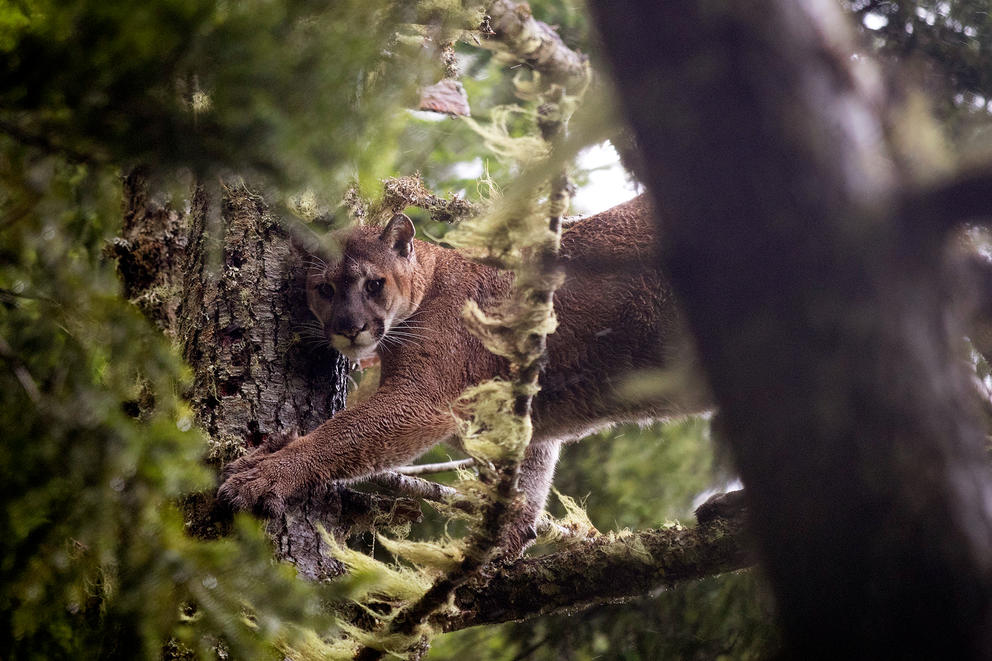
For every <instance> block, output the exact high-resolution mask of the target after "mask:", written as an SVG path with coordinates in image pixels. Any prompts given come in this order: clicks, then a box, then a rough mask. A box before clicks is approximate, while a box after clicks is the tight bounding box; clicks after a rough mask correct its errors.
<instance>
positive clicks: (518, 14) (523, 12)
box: [483, 0, 589, 91]
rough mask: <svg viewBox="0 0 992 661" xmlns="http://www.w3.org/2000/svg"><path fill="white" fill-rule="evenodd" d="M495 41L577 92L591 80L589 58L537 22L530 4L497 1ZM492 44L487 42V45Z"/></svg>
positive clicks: (491, 12) (494, 6) (493, 8)
mask: <svg viewBox="0 0 992 661" xmlns="http://www.w3.org/2000/svg"><path fill="white" fill-rule="evenodd" d="M489 16H490V18H491V23H490V25H491V27H492V30H493V40H495V41H497V42H499V43H500V45H501V46H502V48H501V50H502V49H506V50H508V51H509V52H510V53H511V54H512V55H513V56H514V57H516V58H517V59H518V60H520V61H521V62H524V63H526V64H527V65H528V66H530V67H531V68H532V69H534V70H535V71H537V72H539V73H541V74H542V75H544V76H546V77H547V78H548V80H549V81H550V82H553V83H558V84H559V85H561V86H562V87H565V88H566V89H569V90H570V91H574V89H575V88H577V87H581V86H582V85H584V84H585V82H586V81H587V80H588V76H589V64H588V62H589V58H588V57H586V56H585V55H582V54H581V53H577V52H575V51H573V50H572V49H570V48H569V47H568V46H566V45H565V43H564V42H563V41H562V40H561V37H559V36H558V33H557V32H555V31H554V29H553V28H552V27H551V26H549V25H548V24H547V23H543V22H541V21H538V20H535V19H534V17H533V16H532V15H531V10H530V6H529V5H528V4H527V3H526V2H519V3H518V2H512V1H511V0H496V2H494V3H492V5H490V7H489ZM487 43H492V42H491V41H487V42H483V45H487Z"/></svg>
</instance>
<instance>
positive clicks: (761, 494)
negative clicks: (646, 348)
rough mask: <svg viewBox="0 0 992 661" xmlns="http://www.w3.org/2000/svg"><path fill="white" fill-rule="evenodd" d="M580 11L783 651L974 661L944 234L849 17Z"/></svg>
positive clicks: (990, 516) (784, 8)
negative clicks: (658, 235) (593, 38)
mask: <svg viewBox="0 0 992 661" xmlns="http://www.w3.org/2000/svg"><path fill="white" fill-rule="evenodd" d="M593 7H594V10H595V13H596V15H597V19H598V22H599V25H600V28H601V31H602V35H603V39H604V42H605V45H606V50H607V53H608V55H609V59H610V60H611V62H612V65H613V68H614V72H615V75H616V81H617V84H618V86H619V89H620V91H621V99H622V100H623V102H624V106H625V111H626V114H627V116H628V118H629V120H630V122H631V125H632V128H633V130H634V132H635V134H636V137H637V141H638V144H639V146H640V153H641V158H642V162H643V164H644V168H643V171H642V172H641V173H640V175H641V177H642V179H643V181H645V183H646V184H647V185H648V188H649V190H650V191H651V193H652V194H653V197H654V199H655V202H656V208H657V209H658V210H659V215H660V220H661V222H662V225H663V226H664V230H665V231H664V233H663V234H664V236H665V240H664V241H665V245H664V246H663V248H664V251H665V254H666V255H667V267H668V269H669V272H670V274H671V277H672V281H673V284H674V285H675V287H676V289H677V291H678V293H679V294H680V296H681V298H682V301H683V303H684V305H685V308H686V311H687V315H688V319H689V322H690V325H691V327H692V331H693V333H694V335H695V337H696V339H697V342H698V347H699V353H700V356H701V361H702V363H703V366H704V368H705V370H706V372H707V374H708V376H709V379H710V382H711V386H712V389H713V392H714V394H715V396H716V398H717V400H718V403H719V407H720V416H721V419H722V427H723V429H724V430H725V436H726V437H727V438H728V439H729V440H730V444H731V448H732V452H733V455H734V458H735V460H736V463H737V466H738V468H739V470H740V473H741V476H742V478H743V481H744V484H745V486H746V489H747V495H748V499H749V505H750V508H751V512H752V515H753V528H754V532H755V536H756V538H757V541H758V546H759V552H760V559H761V560H762V561H763V562H764V565H765V569H766V573H767V575H768V577H769V579H770V581H771V583H772V586H773V588H774V591H775V594H776V596H777V600H778V610H779V613H780V617H781V619H782V622H783V624H784V629H785V633H786V636H787V644H788V653H789V655H790V656H792V657H794V658H830V659H839V658H871V659H877V658H954V659H988V658H992V512H990V506H992V480H990V472H989V466H988V463H987V459H986V457H985V456H984V453H983V446H984V438H983V430H982V429H981V427H980V425H979V424H978V418H977V416H976V407H975V406H974V400H973V398H972V390H971V388H970V387H969V385H968V378H967V375H966V374H965V373H964V370H963V362H964V361H962V360H961V356H960V355H959V353H958V348H959V347H960V343H961V339H960V338H961V332H962V331H961V328H960V327H959V325H958V324H957V321H956V318H955V315H954V314H953V311H952V309H951V307H950V305H949V299H950V297H949V295H948V292H947V291H946V289H945V287H944V280H943V276H944V264H943V263H942V259H943V258H944V251H943V250H942V249H941V241H940V240H941V239H942V236H943V235H942V234H940V233H939V232H938V231H935V230H934V227H935V226H937V225H939V224H940V223H937V222H930V223H920V222H918V218H911V216H914V215H915V214H908V213H906V212H905V207H904V205H902V204H900V199H903V197H904V196H905V195H906V194H907V193H908V192H909V190H910V189H911V187H912V186H913V184H914V182H913V181H911V180H909V178H908V175H907V173H908V172H909V171H915V172H925V171H926V169H927V168H926V162H927V160H926V159H927V158H928V155H927V154H925V153H920V152H919V151H911V148H910V147H907V145H905V144H901V143H900V142H899V140H900V139H901V137H904V136H906V135H908V134H907V133H905V132H902V133H901V132H900V131H899V130H894V124H893V123H892V122H891V121H890V120H891V117H890V116H889V115H887V114H886V113H888V112H889V110H891V108H890V107H889V104H890V103H891V100H890V99H889V98H888V97H887V95H886V92H885V90H883V89H881V88H880V87H879V86H878V85H877V81H878V80H879V78H878V74H877V72H876V71H875V70H874V69H872V68H871V63H870V62H866V61H865V60H864V58H862V60H861V61H859V62H855V61H853V60H852V59H851V52H852V51H853V46H852V44H851V43H850V40H849V39H848V36H847V30H846V25H845V22H844V17H843V16H841V15H840V13H839V10H838V8H837V7H836V6H835V5H834V3H832V2H830V1H829V0H809V1H808V2H803V3H796V2H789V1H788V0H772V1H762V2H757V1H755V0H741V1H735V2H723V1H706V2H697V3H689V4H686V3H665V2H663V3H656V2H647V1H644V0H624V1H622V2H604V1H601V2H594V3H593ZM903 128H905V127H903ZM909 128H910V129H912V128H913V127H909ZM907 155H908V156H909V157H910V159H912V163H911V165H912V167H905V166H906V165H907V163H908V162H909V161H908V160H907V159H906V158H905V157H906V156H907ZM935 212H937V213H939V210H936V211H935Z"/></svg>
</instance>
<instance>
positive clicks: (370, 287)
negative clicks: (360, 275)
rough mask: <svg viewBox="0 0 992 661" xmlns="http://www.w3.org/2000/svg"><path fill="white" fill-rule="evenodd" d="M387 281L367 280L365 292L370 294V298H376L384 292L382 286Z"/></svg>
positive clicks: (380, 279)
mask: <svg viewBox="0 0 992 661" xmlns="http://www.w3.org/2000/svg"><path fill="white" fill-rule="evenodd" d="M385 282H386V281H385V280H384V279H382V278H379V279H378V280H366V281H365V291H366V292H368V295H369V296H375V295H376V294H378V293H379V292H381V291H382V285H383V284H385Z"/></svg>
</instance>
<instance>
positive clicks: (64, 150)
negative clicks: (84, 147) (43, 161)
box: [0, 119, 104, 165]
mask: <svg viewBox="0 0 992 661" xmlns="http://www.w3.org/2000/svg"><path fill="white" fill-rule="evenodd" d="M0 133H6V134H7V135H8V136H10V137H11V138H13V139H14V140H16V141H17V142H19V143H21V144H22V145H27V146H29V147H37V148H39V149H41V150H42V151H44V152H47V153H49V154H53V155H58V156H62V157H63V158H65V159H66V160H67V161H69V162H70V163H85V164H87V165H99V164H102V163H103V162H104V159H102V158H98V157H96V156H95V155H94V154H84V153H83V152H81V151H79V150H77V149H74V148H73V147H69V146H67V145H62V144H59V143H57V142H56V141H54V140H52V139H51V138H50V137H49V136H47V135H41V134H37V133H32V132H30V131H27V130H25V129H23V128H21V127H19V126H17V125H16V124H13V123H11V122H9V121H7V120H5V119H0Z"/></svg>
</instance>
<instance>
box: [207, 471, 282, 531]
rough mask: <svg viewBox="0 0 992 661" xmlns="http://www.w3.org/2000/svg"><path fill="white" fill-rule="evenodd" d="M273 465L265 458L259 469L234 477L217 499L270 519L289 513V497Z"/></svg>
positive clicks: (231, 477)
mask: <svg viewBox="0 0 992 661" xmlns="http://www.w3.org/2000/svg"><path fill="white" fill-rule="evenodd" d="M248 458H249V457H244V459H248ZM238 461H241V460H240V459H239V460H238ZM235 463H237V462H235ZM269 463H270V462H265V461H264V458H263V459H260V460H257V461H256V462H255V464H256V465H252V466H249V467H247V468H246V469H245V470H239V471H238V472H235V473H232V474H231V475H230V476H229V477H228V478H227V479H226V480H225V481H224V483H223V484H222V485H220V488H219V489H218V490H217V497H218V498H219V499H220V500H221V501H222V502H224V503H227V504H228V505H230V506H231V507H233V508H235V509H239V510H245V511H248V512H254V513H255V514H260V515H264V516H268V517H275V516H279V515H281V514H282V513H283V512H285V511H286V497H287V496H288V495H289V494H288V493H287V492H286V490H285V488H284V487H283V484H282V482H281V481H280V480H279V479H278V478H277V477H276V476H275V475H274V474H273V471H272V470H271V469H270V468H269V466H268V464H269Z"/></svg>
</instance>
